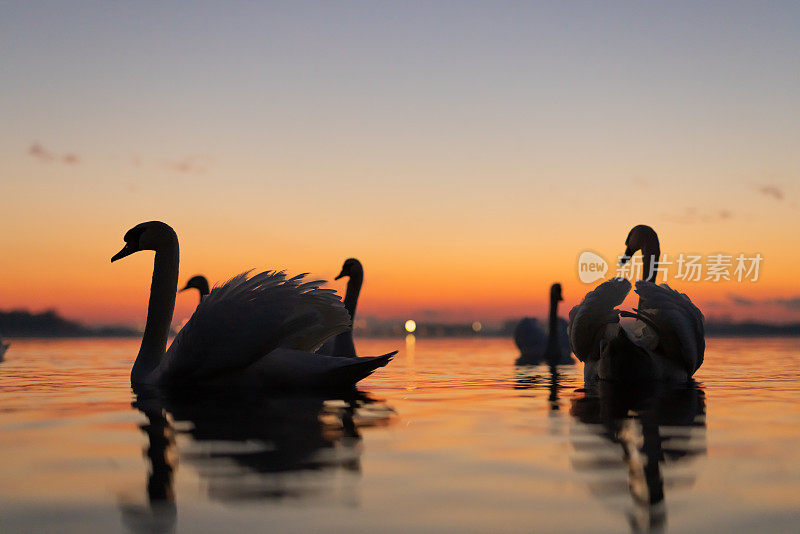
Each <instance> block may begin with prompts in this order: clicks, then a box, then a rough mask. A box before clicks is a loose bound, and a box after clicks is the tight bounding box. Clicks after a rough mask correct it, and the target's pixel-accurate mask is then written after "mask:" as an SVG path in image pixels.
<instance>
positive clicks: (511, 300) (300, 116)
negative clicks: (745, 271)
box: [0, 1, 800, 324]
mask: <svg viewBox="0 0 800 534" xmlns="http://www.w3.org/2000/svg"><path fill="white" fill-rule="evenodd" d="M0 74H1V75H2V83H0V116H1V117H2V120H0V209H1V210H2V211H1V212H0V213H2V215H1V216H2V218H3V221H4V225H3V231H2V232H0V251H2V261H1V262H0V272H1V273H2V276H0V309H12V308H28V309H32V310H42V309H46V308H56V309H57V310H59V311H60V312H61V313H62V314H64V315H66V316H68V317H72V318H77V319H80V320H83V321H86V322H89V323H131V324H141V322H142V321H143V319H144V315H145V312H146V310H145V308H146V302H147V292H148V289H149V281H150V273H151V270H152V260H153V258H152V253H140V254H136V255H134V256H132V257H130V258H127V259H125V260H124V261H121V262H117V263H114V264H113V265H112V264H111V263H110V262H109V259H110V257H111V256H112V255H113V254H114V253H115V252H117V251H118V250H119V249H120V248H121V246H122V244H123V243H122V236H123V234H124V233H125V231H126V230H127V229H128V228H130V227H131V226H133V225H135V224H137V223H139V222H142V221H146V220H153V219H158V220H163V221H165V222H167V223H169V224H170V225H172V226H173V227H174V228H175V230H176V231H177V232H178V235H179V238H180V244H181V281H182V282H183V281H185V280H186V279H187V278H188V277H190V276H191V275H194V274H197V273H204V274H206V275H207V276H208V277H209V279H210V280H212V281H223V280H226V279H227V278H229V277H231V276H232V275H234V274H236V273H238V272H240V271H243V270H246V269H250V268H258V269H272V268H277V269H287V270H288V271H289V272H290V273H299V272H311V273H313V274H314V275H315V276H320V277H324V278H327V279H332V278H333V276H335V275H336V274H337V273H338V271H339V267H340V266H341V263H342V261H343V260H344V259H345V258H347V257H349V256H355V257H358V258H359V259H361V261H362V262H363V264H364V267H365V272H366V280H365V286H364V290H363V292H362V300H361V301H360V304H359V311H360V312H361V313H363V314H364V315H373V316H378V317H402V318H405V317H406V316H420V315H424V316H426V317H437V318H439V319H443V320H462V319H466V320H473V319H479V320H487V319H501V318H505V317H515V316H519V315H522V314H527V315H542V314H544V313H545V308H546V300H547V295H548V287H549V285H550V284H551V283H552V282H554V281H559V282H561V283H562V284H563V286H564V296H565V301H566V302H565V304H566V306H565V308H566V309H564V310H563V313H564V314H566V312H567V310H568V307H569V306H571V305H573V304H575V303H577V302H578V301H579V300H580V299H581V298H582V297H583V295H584V293H585V292H586V291H588V290H589V289H590V288H591V287H593V286H592V285H586V284H583V283H581V282H580V281H579V280H578V276H577V266H576V263H577V257H578V255H579V254H580V253H581V252H582V251H584V250H592V251H595V252H597V253H599V254H601V255H602V256H604V257H605V258H607V259H609V260H613V259H614V258H615V257H616V256H617V255H618V254H620V253H621V252H622V251H623V250H624V241H625V237H626V235H627V232H628V230H629V229H630V228H631V227H632V226H633V225H635V224H639V223H645V224H650V225H651V226H653V227H654V228H655V229H656V230H657V231H658V232H659V235H660V237H661V244H662V247H661V248H662V252H665V253H669V254H671V255H676V254H679V253H687V254H688V253H696V254H703V255H706V254H716V253H726V254H733V255H736V254H739V253H746V254H754V253H760V254H761V255H762V256H763V258H764V260H763V262H762V264H761V269H760V271H761V272H760V278H759V280H758V281H757V282H755V283H753V282H742V283H739V282H736V281H731V282H720V283H712V282H700V283H688V282H687V283H680V282H678V283H675V284H674V287H676V288H678V289H680V290H682V291H684V292H686V293H687V294H689V295H690V296H691V297H692V299H693V301H694V302H695V303H696V304H698V305H699V306H700V307H701V309H702V310H703V311H704V313H705V314H706V316H707V317H711V318H714V317H722V316H730V317H734V318H740V319H743V318H754V319H759V320H770V321H797V320H800V282H798V276H797V272H798V266H800V251H799V250H798V237H797V236H798V229H800V206H799V205H798V202H800V98H798V95H800V3H798V2H794V1H792V2H769V3H765V2H727V1H726V2H702V3H689V2H669V3H666V2H664V3H655V2H647V3H645V2H616V3H610V2H609V3H596V2H546V3H545V2H542V3H536V2H481V3H478V2H402V3H401V2H396V3H388V2H380V3H379V2H319V3H307V2H282V3H277V2H275V3H261V4H258V5H257V4H256V3H251V2H246V3H245V2H226V3H221V2H209V3H204V2H193V3H191V4H189V3H182V4H178V3H174V4H172V5H169V6H165V5H163V3H161V2H131V3H122V2H105V1H104V2H74V3H67V2H2V3H0ZM611 274H613V273H609V275H611ZM332 286H333V287H336V288H339V289H343V288H344V284H339V283H338V282H336V283H334V284H332ZM196 302H197V297H196V295H195V294H192V295H184V294H181V296H179V299H178V309H177V312H176V321H180V320H181V319H182V318H185V317H186V316H188V315H189V314H190V313H191V310H192V309H193V308H194V306H195V305H196Z"/></svg>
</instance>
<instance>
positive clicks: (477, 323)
mask: <svg viewBox="0 0 800 534" xmlns="http://www.w3.org/2000/svg"><path fill="white" fill-rule="evenodd" d="M481 330H483V325H482V324H481V323H480V321H475V322H474V323H472V331H473V332H480V331H481Z"/></svg>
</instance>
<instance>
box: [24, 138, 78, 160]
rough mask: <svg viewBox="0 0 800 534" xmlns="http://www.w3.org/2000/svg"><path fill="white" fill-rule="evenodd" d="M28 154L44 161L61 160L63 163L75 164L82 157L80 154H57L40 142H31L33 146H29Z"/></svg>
mask: <svg viewBox="0 0 800 534" xmlns="http://www.w3.org/2000/svg"><path fill="white" fill-rule="evenodd" d="M28 155H29V156H31V157H32V158H34V159H38V160H39V161H42V162H44V163H52V162H56V161H59V162H61V163H66V164H67V165H75V164H77V163H80V161H81V158H80V156H79V155H78V154H75V153H69V154H57V153H55V152H53V151H52V150H48V149H47V148H45V147H44V146H43V145H42V144H41V143H38V142H33V143H31V146H29V147H28Z"/></svg>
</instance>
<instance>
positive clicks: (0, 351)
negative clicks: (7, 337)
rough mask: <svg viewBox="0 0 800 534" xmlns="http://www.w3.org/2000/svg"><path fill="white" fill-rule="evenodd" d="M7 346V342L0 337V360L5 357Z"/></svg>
mask: <svg viewBox="0 0 800 534" xmlns="http://www.w3.org/2000/svg"><path fill="white" fill-rule="evenodd" d="M8 346H9V344H8V343H6V342H4V341H3V340H2V339H0V362H2V361H3V359H4V358H5V357H6V351H7V350H8Z"/></svg>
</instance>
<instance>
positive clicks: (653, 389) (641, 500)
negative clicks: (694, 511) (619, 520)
mask: <svg viewBox="0 0 800 534" xmlns="http://www.w3.org/2000/svg"><path fill="white" fill-rule="evenodd" d="M576 393H577V396H576V397H574V398H573V399H572V400H571V403H570V414H571V415H572V416H573V417H574V418H575V419H576V420H577V421H579V422H580V423H583V424H584V425H586V426H581V427H577V428H576V429H575V432H573V439H572V443H573V447H574V450H575V455H574V456H573V458H572V466H573V467H574V468H575V469H576V470H577V471H580V472H584V473H586V474H590V475H592V477H591V480H590V482H589V488H590V490H591V492H592V493H593V494H594V495H595V496H596V497H598V498H600V499H601V500H603V501H604V502H606V504H609V505H611V506H613V507H615V508H616V507H617V506H619V505H620V504H622V503H624V504H622V508H623V512H624V513H625V514H626V515H627V518H628V521H629V523H630V525H631V530H632V531H634V532H651V531H656V532H657V531H661V530H663V528H664V526H665V525H666V518H667V508H666V504H665V492H666V491H673V490H678V489H681V488H683V489H685V488H688V487H690V486H692V485H693V484H694V473H693V472H692V471H691V470H689V469H677V467H676V466H677V465H678V464H680V465H682V466H684V467H688V464H690V463H691V462H688V461H687V460H690V459H692V458H693V457H696V456H699V455H704V454H705V453H706V444H705V428H706V425H705V394H704V392H703V389H702V388H701V387H700V386H699V385H697V384H696V383H692V384H690V385H688V386H683V387H681V386H677V387H667V386H663V385H662V386H657V385H656V384H653V383H650V384H646V385H643V386H638V387H632V386H630V385H626V386H624V387H620V386H619V385H615V384H611V383H599V384H594V385H592V386H591V387H588V386H587V388H586V389H578V390H576ZM586 430H588V432H587V431H586ZM596 437H600V438H602V439H601V441H598V440H597V439H596ZM604 444H605V445H604ZM620 453H621V455H620ZM622 473H626V474H624V475H622ZM614 475H622V476H624V479H623V480H621V479H620V478H618V477H615V476H614ZM612 477H613V478H612ZM631 501H632V505H631Z"/></svg>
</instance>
